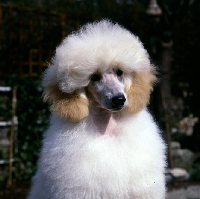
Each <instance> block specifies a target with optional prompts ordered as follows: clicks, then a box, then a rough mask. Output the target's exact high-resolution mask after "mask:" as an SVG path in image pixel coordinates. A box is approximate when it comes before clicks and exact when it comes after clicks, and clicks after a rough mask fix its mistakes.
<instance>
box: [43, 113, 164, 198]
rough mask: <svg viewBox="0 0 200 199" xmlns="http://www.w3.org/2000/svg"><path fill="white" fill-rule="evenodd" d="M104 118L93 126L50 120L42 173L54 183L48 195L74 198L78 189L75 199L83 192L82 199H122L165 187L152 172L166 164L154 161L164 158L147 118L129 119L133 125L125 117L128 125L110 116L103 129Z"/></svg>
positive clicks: (47, 179)
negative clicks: (83, 196) (158, 187)
mask: <svg viewBox="0 0 200 199" xmlns="http://www.w3.org/2000/svg"><path fill="white" fill-rule="evenodd" d="M96 119H98V117H97V118H96ZM104 119H105V120H106V119H108V117H107V118H106V117H104V118H103V119H101V118H99V119H98V121H99V124H98V125H96V123H95V122H94V121H90V123H89V120H90V118H87V119H86V121H82V123H80V124H79V125H77V124H72V123H70V122H69V123H66V121H63V120H60V119H59V118H58V119H56V118H53V120H54V121H53V122H52V125H51V127H50V129H49V130H48V131H47V132H46V136H45V139H44V147H43V151H42V156H41V161H42V164H41V165H42V167H43V168H41V170H42V172H43V174H44V176H45V178H46V181H51V183H52V184H53V187H52V188H51V190H52V192H51V194H53V195H54V194H55V193H56V190H57V189H59V190H60V191H62V192H63V193H64V194H67V195H68V194H72V193H73V194H74V195H76V190H78V192H77V194H78V195H77V197H76V198H77V199H78V198H82V194H91V197H90V196H89V195H87V197H86V198H91V199H94V198H98V197H95V196H94V195H93V194H97V195H98V194H105V196H104V197H102V198H116V199H117V198H119V199H121V198H126V197H125V196H124V195H123V194H133V193H135V194H136V195H137V193H140V189H144V190H146V191H147V192H149V191H150V190H151V189H156V187H157V185H158V184H159V183H163V179H158V178H157V174H156V173H158V172H163V170H162V169H161V168H163V164H164V161H163V160H162V161H159V162H157V161H152V159H154V160H156V159H157V158H158V157H159V160H160V159H162V157H161V156H162V155H161V154H162V151H163V149H164V146H163V144H162V143H161V142H160V141H161V140H160V137H159V135H158V132H157V129H156V126H155V125H154V123H153V121H152V119H151V118H150V116H149V114H148V113H147V112H146V111H144V112H142V113H140V114H139V115H138V116H135V117H134V118H131V120H132V121H133V122H132V123H130V121H129V120H128V119H127V118H126V119H125V120H126V121H127V123H126V124H127V125H126V124H124V121H120V120H117V119H116V118H112V117H111V118H109V119H108V120H107V121H108V123H107V125H102V126H101V124H102V123H101V122H103V120H104ZM133 119H134V120H133ZM116 121H117V122H116ZM122 123H123V128H122V125H121V124H122ZM55 124H56V125H55ZM94 125H96V131H95V130H94V129H95V126H94ZM148 136H149V137H148ZM152 146H153V147H152ZM52 157H54V159H53V160H54V161H52ZM58 162H59V164H57V163H58ZM64 176H65V177H64ZM100 187H101V188H100ZM82 189H83V192H81V190H82ZM122 190H124V191H122ZM98 191H100V193H97V192H98ZM154 191H156V190H154ZM79 194H80V195H79ZM107 194H110V196H108V195H107ZM121 194H122V195H121ZM143 194H144V193H143ZM144 195H145V194H144ZM145 197H146V198H148V197H147V196H145ZM145 197H144V198H145ZM66 198H70V195H69V196H66ZM99 198H101V197H100V196H99ZM127 198H129V197H127ZM133 198H137V197H133ZM139 198H140V197H139ZM146 198H145V199H146ZM156 199H157V198H156Z"/></svg>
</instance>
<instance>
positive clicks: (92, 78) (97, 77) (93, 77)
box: [91, 74, 101, 82]
mask: <svg viewBox="0 0 200 199" xmlns="http://www.w3.org/2000/svg"><path fill="white" fill-rule="evenodd" d="M100 79H101V77H100V75H99V74H93V75H92V76H91V80H92V81H93V82H96V81H99V80H100Z"/></svg>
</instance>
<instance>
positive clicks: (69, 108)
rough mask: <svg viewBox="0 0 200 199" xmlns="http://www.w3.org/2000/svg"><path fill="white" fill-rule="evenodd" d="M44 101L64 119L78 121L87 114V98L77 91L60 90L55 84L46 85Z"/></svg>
mask: <svg viewBox="0 0 200 199" xmlns="http://www.w3.org/2000/svg"><path fill="white" fill-rule="evenodd" d="M43 98H44V101H48V102H49V103H50V104H51V111H52V112H54V113H56V114H57V115H59V116H60V117H62V118H64V119H68V120H70V121H73V122H78V121H80V120H81V119H83V118H85V117H86V116H88V114H89V110H88V99H87V98H86V97H84V96H82V95H80V93H78V92H73V93H71V94H69V93H64V92H62V91H61V90H60V89H59V87H58V86H57V85H46V87H45V90H44V93H43Z"/></svg>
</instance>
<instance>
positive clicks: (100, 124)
mask: <svg viewBox="0 0 200 199" xmlns="http://www.w3.org/2000/svg"><path fill="white" fill-rule="evenodd" d="M91 114H92V115H93V118H94V124H95V125H96V127H97V130H98V131H99V133H100V134H102V135H116V134H117V127H118V124H117V123H118V120H119V118H120V112H111V111H109V110H106V109H103V108H101V107H96V108H95V110H94V109H93V110H92V112H91Z"/></svg>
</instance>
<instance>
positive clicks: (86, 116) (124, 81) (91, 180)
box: [28, 19, 166, 199]
mask: <svg viewBox="0 0 200 199" xmlns="http://www.w3.org/2000/svg"><path fill="white" fill-rule="evenodd" d="M155 82H156V69H155V66H153V65H152V64H151V62H150V59H149V55H148V53H147V51H146V50H145V49H144V47H143V44H142V43H141V41H140V40H139V39H138V37H136V36H135V35H134V34H132V33H131V32H130V31H128V30H126V29H125V28H124V27H122V26H121V25H119V24H118V23H115V22H111V21H110V20H107V19H103V20H100V21H96V22H93V23H88V24H86V25H84V26H83V27H81V28H80V30H78V31H76V32H73V33H72V34H70V35H69V36H67V37H66V38H65V39H64V40H63V41H62V42H61V44H60V45H59V46H58V47H57V49H56V52H55V55H54V57H53V58H52V61H51V63H50V64H49V67H48V68H47V69H46V71H45V72H44V76H43V86H44V93H43V97H44V100H45V101H48V102H49V103H50V105H51V106H50V108H51V112H52V114H51V117H50V125H49V127H48V129H47V130H46V132H45V134H44V137H43V144H42V150H41V152H40V157H39V160H38V169H37V172H36V174H35V176H34V177H33V181H32V185H31V189H30V192H29V195H28V199H164V198H165V192H166V191H165V187H166V186H165V175H164V173H165V167H166V157H165V143H164V141H163V139H162V136H161V133H160V130H159V128H158V125H157V124H156V122H155V120H154V119H153V117H152V115H151V114H150V112H149V111H148V109H147V105H148V103H149V98H150V93H151V91H152V89H153V85H154V83H155Z"/></svg>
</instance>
